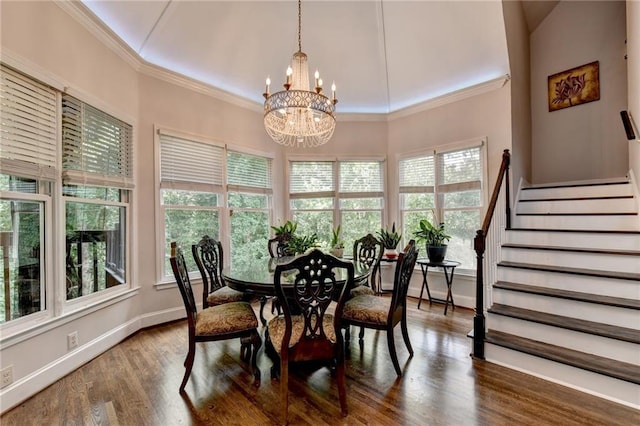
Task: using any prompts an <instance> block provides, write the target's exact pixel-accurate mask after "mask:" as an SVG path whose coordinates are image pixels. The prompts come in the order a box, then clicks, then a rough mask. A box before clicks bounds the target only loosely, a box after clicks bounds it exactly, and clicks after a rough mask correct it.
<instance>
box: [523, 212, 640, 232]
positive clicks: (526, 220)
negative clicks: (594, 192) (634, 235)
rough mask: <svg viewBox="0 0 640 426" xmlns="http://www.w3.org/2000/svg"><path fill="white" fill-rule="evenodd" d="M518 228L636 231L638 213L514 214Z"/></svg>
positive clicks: (639, 224) (639, 221)
mask: <svg viewBox="0 0 640 426" xmlns="http://www.w3.org/2000/svg"><path fill="white" fill-rule="evenodd" d="M515 224H516V226H517V227H519V228H533V229H540V228H541V229H578V230H582V229H597V230H601V231H638V230H640V220H639V219H638V215H602V216H598V215H592V216H554V215H542V216H526V215H524V216H523V215H516V217H515Z"/></svg>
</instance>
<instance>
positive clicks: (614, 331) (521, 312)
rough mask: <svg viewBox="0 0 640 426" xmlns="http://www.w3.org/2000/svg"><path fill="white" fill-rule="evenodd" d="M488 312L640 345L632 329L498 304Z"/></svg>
mask: <svg viewBox="0 0 640 426" xmlns="http://www.w3.org/2000/svg"><path fill="white" fill-rule="evenodd" d="M487 312H489V313H491V314H495V315H504V316H508V317H512V318H518V319H521V320H526V321H531V322H536V323H539V324H545V325H552V326H554V327H560V328H564V329H568V330H573V331H579V332H581V333H587V334H595V335H597V336H602V337H607V338H609V339H615V340H622V341H625V342H630V343H635V344H640V333H638V330H635V329H632V328H626V327H619V326H615V325H610V324H602V323H599V322H594V321H587V320H582V319H577V318H571V317H566V316H563V315H555V314H548V313H545V312H538V311H533V310H530V309H522V308H516V307H513V306H507V305H501V304H498V303H494V304H493V305H492V306H491V308H489V310H488V311H487Z"/></svg>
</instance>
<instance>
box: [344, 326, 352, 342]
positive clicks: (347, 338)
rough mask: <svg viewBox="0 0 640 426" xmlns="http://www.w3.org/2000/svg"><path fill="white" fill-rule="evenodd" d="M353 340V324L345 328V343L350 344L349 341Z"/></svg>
mask: <svg viewBox="0 0 640 426" xmlns="http://www.w3.org/2000/svg"><path fill="white" fill-rule="evenodd" d="M350 340H351V326H350V325H348V326H346V327H345V328H344V342H345V345H347V346H348V345H349V341H350Z"/></svg>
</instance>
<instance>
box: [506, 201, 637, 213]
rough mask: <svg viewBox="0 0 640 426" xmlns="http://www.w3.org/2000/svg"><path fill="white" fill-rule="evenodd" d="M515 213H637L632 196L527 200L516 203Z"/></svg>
mask: <svg viewBox="0 0 640 426" xmlns="http://www.w3.org/2000/svg"><path fill="white" fill-rule="evenodd" d="M516 212H517V213H593V212H598V213H637V212H638V207H637V206H636V204H635V201H634V199H633V198H624V199H594V200H561V201H560V200H558V201H529V202H523V203H518V207H517V211H516Z"/></svg>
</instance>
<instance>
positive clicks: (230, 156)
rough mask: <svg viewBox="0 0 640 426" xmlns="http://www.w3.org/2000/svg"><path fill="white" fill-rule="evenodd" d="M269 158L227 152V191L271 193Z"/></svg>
mask: <svg viewBox="0 0 640 426" xmlns="http://www.w3.org/2000/svg"><path fill="white" fill-rule="evenodd" d="M271 175H272V173H271V159H270V158H266V157H260V156H257V155H250V154H245V153H241V152H235V151H228V152H227V184H228V186H227V187H228V190H229V191H238V192H261V193H265V194H271V192H272V190H271Z"/></svg>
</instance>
